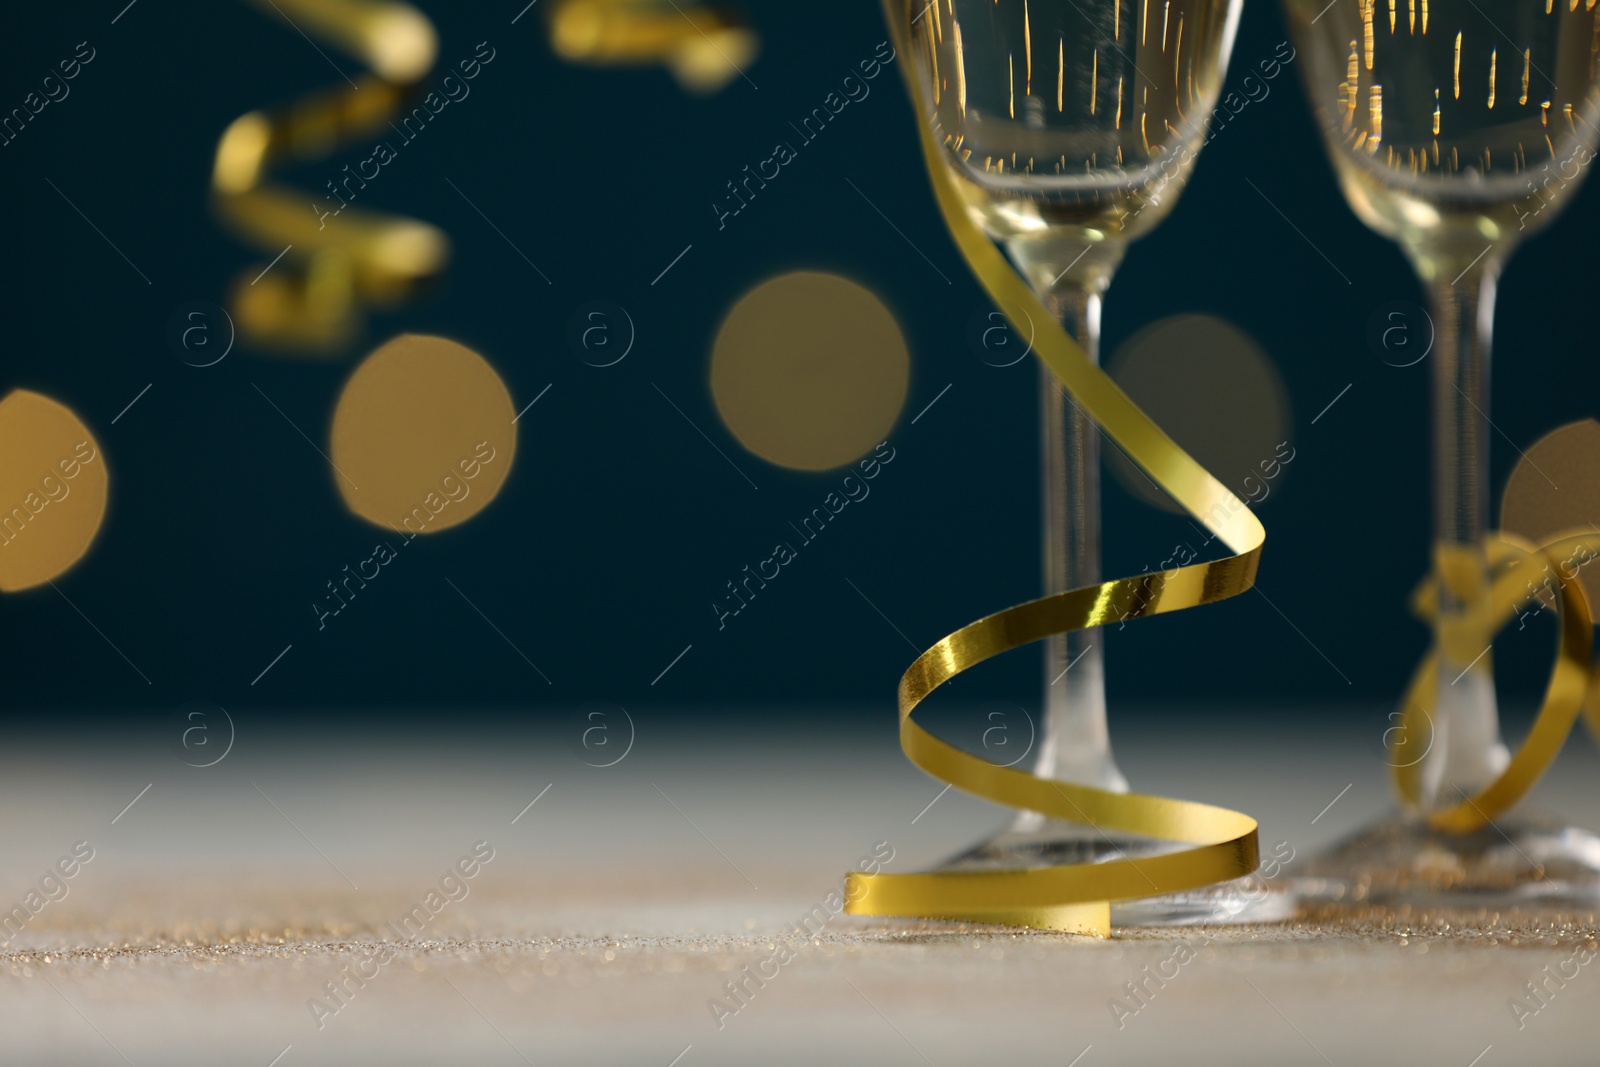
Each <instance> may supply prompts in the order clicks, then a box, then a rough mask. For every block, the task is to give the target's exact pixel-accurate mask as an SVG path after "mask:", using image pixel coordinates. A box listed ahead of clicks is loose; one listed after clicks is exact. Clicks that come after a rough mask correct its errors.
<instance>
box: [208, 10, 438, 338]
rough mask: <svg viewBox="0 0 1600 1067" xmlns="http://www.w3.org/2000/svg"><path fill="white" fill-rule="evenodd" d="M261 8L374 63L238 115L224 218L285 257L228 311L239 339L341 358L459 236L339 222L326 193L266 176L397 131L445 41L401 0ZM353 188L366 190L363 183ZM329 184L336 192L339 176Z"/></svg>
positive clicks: (375, 215) (366, 215)
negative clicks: (372, 315)
mask: <svg viewBox="0 0 1600 1067" xmlns="http://www.w3.org/2000/svg"><path fill="white" fill-rule="evenodd" d="M255 2H256V3H257V4H258V5H259V6H261V7H262V9H263V10H264V11H265V12H266V13H267V14H269V15H271V16H272V17H273V18H282V19H283V20H285V21H287V22H289V23H290V25H291V26H293V27H294V28H295V29H296V30H299V31H301V32H302V33H304V34H305V35H307V39H308V40H311V39H312V38H317V39H320V40H321V41H323V42H324V43H327V44H331V45H333V46H335V47H337V48H339V49H340V50H342V51H344V52H347V53H349V54H350V55H353V56H355V57H356V58H358V59H360V60H361V61H363V62H365V63H366V64H367V65H368V66H369V67H371V68H372V73H370V74H362V75H360V76H359V77H358V78H357V79H356V80H355V81H351V82H350V84H349V86H339V87H337V88H334V89H327V90H319V91H317V92H314V93H311V94H309V95H307V96H305V97H303V98H301V99H300V100H299V101H297V102H295V103H294V104H292V105H290V106H288V107H286V108H281V109H276V110H272V111H252V112H250V113H248V114H246V115H242V116H240V117H239V118H237V119H235V120H234V122H233V123H232V124H231V125H230V126H229V127H228V129H227V130H226V131H225V132H224V133H223V135H222V140H221V142H220V143H219V144H218V145H217V155H216V162H215V165H214V168H213V172H212V186H213V202H214V205H215V208H216V210H217V213H218V215H219V216H220V217H221V218H222V220H223V221H224V222H225V223H226V224H227V225H228V226H229V227H231V228H232V229H233V230H234V231H235V232H236V233H237V234H238V235H239V236H240V238H242V239H243V240H245V241H247V242H249V243H250V244H253V245H255V246H256V247H258V248H260V249H261V250H263V251H264V252H267V253H269V254H270V255H273V256H274V257H275V258H274V259H273V260H272V262H270V263H257V264H255V265H254V266H252V267H251V268H249V269H248V270H246V271H245V272H244V273H243V274H241V275H240V276H239V278H238V280H237V281H236V282H235V283H234V286H233V290H232V293H231V295H230V298H229V308H230V310H231V312H232V314H233V317H234V318H235V320H236V321H237V322H238V328H239V333H240V335H241V336H242V337H243V338H244V339H246V340H247V341H249V342H251V343H254V344H256V345H259V346H262V347H265V348H270V349H277V350H289V351H300V352H307V353H322V354H329V353H334V352H337V351H339V350H340V349H342V348H344V347H345V346H347V345H349V344H350V343H351V342H352V341H354V340H355V338H356V335H357V334H358V332H359V329H360V326H361V309H362V307H363V306H364V305H368V304H371V305H379V306H386V305H392V304H396V303H399V302H400V301H402V300H404V299H406V298H407V297H409V296H411V295H412V294H414V293H415V292H416V291H417V290H418V289H419V288H421V287H422V286H424V285H425V284H426V283H427V282H429V281H431V280H432V279H433V278H435V277H437V276H438V275H439V274H440V273H441V272H442V271H443V270H444V266H445V262H446V261H447V260H448V258H449V241H448V240H447V239H446V237H445V235H444V234H443V233H442V232H441V231H440V230H438V229H437V228H435V227H433V226H430V225H428V224H426V223H423V222H418V221H415V220H412V219H406V218H401V217H398V216H394V215H388V214H382V213H379V212H376V211H371V210H367V209H364V208H361V207H356V206H354V205H351V206H349V207H348V208H341V210H340V211H339V212H337V213H336V214H337V217H336V218H327V217H319V215H318V210H317V205H318V202H319V201H322V200H325V199H326V193H324V191H323V190H320V189H319V190H299V189H290V188H288V187H285V186H281V185H275V184H272V183H270V182H268V181H267V179H266V172H267V170H268V169H269V168H270V167H272V166H274V165H276V164H280V163H284V162H298V163H306V162H311V161H315V160H320V159H325V158H327V157H329V156H331V155H332V154H333V153H334V152H335V151H336V150H337V149H338V148H339V147H340V146H341V145H344V144H346V143H348V142H350V141H352V140H354V139H357V138H360V137H364V136H367V135H369V134H372V133H375V132H377V131H379V130H383V129H385V128H386V127H387V126H389V125H390V120H391V118H393V117H394V116H395V115H396V114H397V113H398V112H399V111H400V109H401V107H402V106H403V105H404V104H405V103H407V102H408V101H410V100H411V99H412V98H413V97H414V96H415V95H417V94H416V92H415V89H416V87H417V85H418V83H420V82H421V80H422V78H423V77H424V76H426V74H427V73H428V71H429V69H430V68H431V67H432V66H433V62H434V57H435V55H436V53H437V51H438V42H437V39H436V37H435V35H434V30H433V24H432V23H430V22H429V21H428V20H427V19H426V18H425V17H424V16H423V15H422V13H421V12H419V11H417V10H416V9H415V8H413V7H411V6H410V5H408V4H404V3H398V2H394V0H255ZM314 46H315V45H314ZM319 51H320V48H319ZM346 80H347V81H350V79H349V78H348V77H347V78H346ZM424 114H427V112H426V111H425V112H424ZM366 162H370V160H368V161H366ZM348 170H349V168H348V167H347V168H346V171H347V172H348ZM345 180H346V186H345V187H346V189H347V190H348V188H349V184H348V183H349V180H350V179H349V177H348V176H347V177H346V179H345ZM355 181H356V182H357V183H358V188H365V182H364V181H362V180H361V179H360V178H359V177H357V178H355ZM328 186H329V188H330V189H334V188H335V186H334V183H333V182H332V181H330V182H329V183H328ZM335 195H337V193H336V194H335ZM341 202H342V201H341ZM330 206H331V202H330ZM279 260H283V261H284V262H281V263H280V262H279Z"/></svg>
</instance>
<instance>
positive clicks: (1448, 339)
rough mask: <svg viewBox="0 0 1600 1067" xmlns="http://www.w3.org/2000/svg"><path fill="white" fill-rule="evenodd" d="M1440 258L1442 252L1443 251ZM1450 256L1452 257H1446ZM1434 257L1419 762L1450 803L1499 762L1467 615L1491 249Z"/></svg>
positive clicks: (1485, 679)
mask: <svg viewBox="0 0 1600 1067" xmlns="http://www.w3.org/2000/svg"><path fill="white" fill-rule="evenodd" d="M1447 262H1448V261H1447ZM1450 266H1452V267H1453V266H1454V264H1451V265H1450ZM1449 269H1450V267H1446V266H1444V265H1443V264H1439V263H1435V264H1433V265H1432V269H1431V270H1425V272H1424V273H1425V275H1428V274H1435V275H1437V276H1435V277H1432V278H1430V279H1429V281H1428V290H1429V294H1428V295H1429V303H1430V311H1431V314H1432V318H1433V327H1434V347H1433V353H1432V356H1433V433H1434V438H1433V483H1434V501H1433V506H1434V510H1433V522H1434V546H1433V557H1434V559H1433V564H1434V573H1435V575H1436V577H1437V578H1438V579H1439V611H1438V615H1437V618H1436V620H1435V624H1434V647H1435V649H1436V651H1437V652H1438V656H1439V681H1438V692H1437V701H1436V708H1435V715H1434V722H1433V726H1434V729H1433V741H1432V748H1431V749H1430V751H1429V755H1428V761H1427V762H1426V763H1424V765H1423V774H1422V785H1423V797H1424V801H1425V803H1427V804H1428V806H1433V805H1438V804H1454V803H1459V802H1460V801H1461V799H1462V793H1463V792H1464V791H1465V792H1471V791H1472V790H1475V789H1477V788H1478V787H1481V786H1482V785H1484V784H1486V783H1487V782H1488V781H1489V780H1491V779H1492V778H1493V777H1494V776H1495V775H1496V774H1498V773H1499V772H1500V770H1501V769H1503V768H1504V766H1505V764H1506V761H1507V759H1508V755H1507V752H1506V749H1505V746H1504V745H1503V744H1501V742H1500V728H1499V717H1498V715H1497V713H1496V709H1495V694H1494V676H1493V672H1492V669H1491V659H1492V657H1491V654H1490V653H1489V651H1488V648H1489V642H1490V640H1491V638H1492V637H1493V634H1490V633H1487V632H1483V629H1484V628H1483V627H1481V626H1478V627H1473V626H1470V625H1468V624H1467V620H1468V618H1469V616H1470V614H1471V613H1472V609H1473V608H1474V607H1476V606H1479V605H1481V603H1482V601H1483V599H1484V598H1485V597H1486V596H1487V592H1488V584H1489V583H1488V569H1487V564H1486V561H1485V558H1484V551H1483V536H1484V533H1485V532H1486V530H1487V529H1488V524H1489V434H1490V433H1491V432H1492V425H1491V423H1490V421H1489V345H1490V338H1491V335H1492V326H1493V317H1494V294H1495V281H1496V276H1497V274H1498V271H1499V264H1498V259H1497V258H1496V257H1493V256H1491V257H1488V262H1485V261H1484V260H1483V259H1481V258H1480V260H1479V261H1477V262H1475V263H1473V264H1472V265H1469V266H1467V267H1466V268H1465V269H1464V270H1462V271H1461V272H1460V273H1459V274H1457V275H1456V276H1455V277H1454V278H1453V279H1451V280H1448V281H1447V280H1445V277H1444V274H1445V272H1447V271H1448V270H1449Z"/></svg>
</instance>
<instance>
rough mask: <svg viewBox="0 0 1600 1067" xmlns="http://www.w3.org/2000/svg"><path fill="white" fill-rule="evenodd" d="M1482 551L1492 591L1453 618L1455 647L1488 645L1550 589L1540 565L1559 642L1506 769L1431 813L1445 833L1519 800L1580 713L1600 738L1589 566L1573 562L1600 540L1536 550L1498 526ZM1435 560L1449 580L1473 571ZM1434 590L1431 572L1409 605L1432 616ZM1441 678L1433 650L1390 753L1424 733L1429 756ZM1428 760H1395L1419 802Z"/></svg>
mask: <svg viewBox="0 0 1600 1067" xmlns="http://www.w3.org/2000/svg"><path fill="white" fill-rule="evenodd" d="M1484 550H1485V555H1486V558H1487V561H1488V565H1489V579H1490V584H1489V589H1488V595H1487V596H1486V597H1482V598H1480V600H1479V603H1478V604H1476V605H1474V606H1473V607H1472V608H1471V609H1470V610H1469V611H1468V612H1466V613H1465V614H1464V615H1463V617H1462V618H1461V619H1459V620H1457V621H1456V622H1455V624H1454V625H1453V631H1454V632H1451V633H1447V634H1446V635H1445V642H1446V644H1447V645H1449V646H1451V647H1452V648H1453V649H1459V648H1470V647H1473V646H1475V645H1476V644H1478V642H1479V641H1480V640H1481V641H1482V642H1483V643H1484V644H1487V642H1488V635H1492V634H1494V633H1496V632H1497V631H1498V630H1499V629H1500V628H1501V627H1502V626H1503V625H1505V623H1506V622H1507V621H1508V620H1509V619H1510V618H1511V616H1512V615H1513V614H1515V613H1516V612H1517V610H1518V609H1519V608H1521V607H1522V606H1523V605H1524V604H1527V603H1529V602H1531V601H1532V600H1533V599H1534V597H1536V596H1537V595H1538V593H1539V590H1540V589H1542V588H1549V585H1550V584H1551V583H1550V582H1549V580H1548V579H1547V581H1546V583H1541V584H1539V585H1535V584H1534V582H1533V581H1531V580H1529V571H1530V570H1531V569H1532V567H1533V566H1534V565H1536V564H1538V563H1540V562H1543V563H1545V564H1546V565H1547V567H1546V571H1545V572H1543V573H1547V574H1548V575H1549V579H1554V583H1553V584H1554V592H1555V594H1556V614H1557V620H1558V625H1559V627H1560V641H1559V645H1558V647H1557V650H1556V660H1555V665H1554V667H1553V668H1552V669H1551V672H1550V682H1549V685H1548V686H1547V688H1546V689H1545V697H1544V701H1543V702H1542V704H1541V706H1540V708H1539V713H1538V715H1537V716H1536V717H1535V718H1534V721H1533V726H1532V728H1531V729H1529V731H1528V736H1527V737H1526V739H1524V741H1523V742H1522V745H1521V746H1520V747H1519V748H1518V749H1517V752H1516V755H1514V756H1513V757H1512V758H1511V762H1510V763H1508V764H1507V765H1506V768H1505V770H1503V771H1502V772H1501V773H1500V774H1499V776H1498V777H1496V778H1495V779H1494V780H1493V781H1491V782H1490V783H1489V784H1488V785H1486V786H1484V787H1483V788H1482V789H1480V790H1479V791H1478V792H1477V793H1476V794H1474V795H1472V796H1467V795H1465V794H1463V795H1462V797H1461V799H1460V801H1459V802H1456V803H1452V804H1449V805H1447V806H1443V807H1439V808H1436V809H1435V810H1431V811H1429V812H1427V815H1426V819H1427V822H1428V825H1429V826H1431V827H1432V828H1433V829H1435V830H1441V831H1445V832H1448V833H1467V832H1469V831H1472V830H1476V829H1479V828H1480V827H1483V826H1486V825H1488V824H1489V823H1490V821H1492V820H1493V819H1494V818H1495V817H1496V816H1498V815H1500V814H1501V813H1502V812H1504V811H1506V810H1508V809H1509V808H1510V807H1511V806H1512V805H1513V804H1515V803H1516V802H1517V801H1518V800H1520V799H1522V797H1523V796H1524V795H1525V794H1526V793H1527V792H1528V790H1530V789H1532V788H1533V785H1534V783H1536V782H1537V781H1538V780H1539V779H1540V778H1541V777H1542V776H1543V775H1544V772H1545V771H1546V770H1547V769H1549V767H1550V764H1551V763H1552V762H1554V761H1555V758H1556V755H1557V753H1559V752H1560V751H1561V747H1562V745H1563V744H1565V743H1566V739H1567V735H1568V734H1569V733H1571V731H1572V727H1573V725H1574V723H1576V722H1577V719H1578V716H1579V714H1580V712H1581V713H1582V714H1583V716H1584V722H1585V724H1586V725H1587V726H1588V728H1589V731H1590V733H1591V734H1592V735H1593V736H1594V737H1596V738H1597V739H1600V666H1596V667H1594V668H1591V666H1590V659H1589V657H1590V653H1591V646H1592V645H1593V642H1594V624H1593V622H1592V621H1591V616H1590V614H1589V600H1588V597H1587V595H1586V594H1585V593H1584V589H1583V583H1582V582H1580V581H1578V578H1577V572H1578V567H1581V566H1582V565H1583V564H1582V563H1579V564H1577V566H1572V567H1571V569H1570V570H1569V569H1568V565H1569V564H1571V563H1572V562H1573V561H1574V560H1576V559H1577V558H1578V556H1579V554H1583V555H1584V556H1585V559H1584V561H1583V562H1584V563H1587V562H1590V561H1592V560H1594V559H1595V558H1596V554H1597V550H1600V537H1597V536H1596V535H1595V534H1594V533H1592V532H1586V533H1582V534H1575V535H1570V536H1566V537H1558V538H1556V539H1555V540H1553V541H1551V542H1549V543H1548V544H1546V545H1544V546H1542V547H1540V548H1534V547H1533V546H1531V545H1530V544H1528V543H1527V542H1526V541H1524V540H1522V539H1521V538H1518V537H1515V536H1514V535H1511V534H1507V533H1500V534H1497V535H1494V536H1491V537H1490V538H1488V539H1487V540H1486V541H1485V543H1484ZM1563 557H1565V559H1563ZM1439 562H1440V565H1441V567H1442V568H1443V572H1444V574H1445V578H1446V580H1447V581H1450V582H1451V583H1452V586H1453V587H1455V588H1469V587H1470V585H1469V583H1470V581H1471V578H1472V576H1471V575H1469V574H1465V573H1463V574H1460V575H1454V574H1452V573H1451V570H1452V568H1456V567H1459V569H1462V570H1465V569H1466V568H1468V567H1472V566H1474V564H1473V563H1471V562H1470V561H1468V560H1466V559H1464V558H1462V557H1460V556H1454V555H1451V554H1441V556H1440V560H1439ZM1551 568H1553V570H1552V569H1551ZM1438 588H1439V587H1438V582H1437V580H1435V579H1431V578H1430V579H1429V580H1427V581H1425V582H1424V583H1423V584H1422V585H1421V586H1420V587H1419V588H1418V589H1417V592H1416V594H1415V596H1414V598H1413V601H1412V606H1413V610H1414V611H1415V612H1416V614H1417V615H1418V616H1420V617H1421V618H1422V619H1423V620H1425V621H1431V620H1432V619H1433V618H1434V617H1435V616H1436V614H1437V612H1438ZM1486 651H1487V649H1486ZM1466 655H1467V656H1471V655H1473V653H1471V652H1468V653H1466ZM1458 661H1459V660H1458ZM1438 685H1439V657H1438V653H1437V650H1435V651H1431V652H1429V653H1428V655H1426V656H1425V657H1424V658H1423V659H1422V661H1421V663H1420V664H1419V665H1418V667H1417V670H1416V673H1415V674H1413V675H1412V678H1411V685H1410V686H1409V687H1408V689H1407V691H1406V695H1405V701H1404V703H1403V705H1402V708H1403V711H1402V718H1401V722H1400V726H1399V727H1398V728H1396V729H1395V730H1394V731H1391V732H1392V733H1393V734H1395V735H1396V736H1395V737H1394V739H1393V740H1392V741H1390V743H1389V751H1390V753H1391V754H1392V755H1394V756H1399V755H1401V754H1402V752H1401V750H1402V749H1403V748H1406V747H1408V746H1410V745H1411V744H1413V739H1415V741H1416V743H1421V741H1422V740H1423V739H1427V744H1426V745H1425V746H1424V752H1423V754H1424V756H1426V754H1427V751H1428V750H1429V749H1430V748H1431V747H1432V738H1433V730H1432V725H1433V712H1434V709H1435V706H1436V694H1437V692H1438ZM1422 763H1423V761H1422V758H1420V757H1419V758H1417V759H1412V760H1408V761H1406V762H1399V761H1395V760H1391V766H1392V767H1393V768H1394V776H1393V777H1394V785H1395V790H1396V792H1398V793H1399V794H1400V797H1401V799H1402V800H1404V801H1405V802H1406V803H1407V804H1409V805H1410V806H1412V807H1413V808H1422V807H1423V805H1424V800H1423V796H1422Z"/></svg>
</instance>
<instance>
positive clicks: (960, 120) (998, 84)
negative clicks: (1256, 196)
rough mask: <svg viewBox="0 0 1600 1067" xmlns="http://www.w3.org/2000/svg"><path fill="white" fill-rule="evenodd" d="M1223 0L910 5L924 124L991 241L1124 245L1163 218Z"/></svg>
mask: <svg viewBox="0 0 1600 1067" xmlns="http://www.w3.org/2000/svg"><path fill="white" fill-rule="evenodd" d="M1237 11H1238V6H1237V5H1236V4H1229V3H1227V2H1225V0H931V2H930V3H928V4H927V6H926V7H924V6H923V0H912V17H913V18H914V19H915V21H914V22H913V24H912V29H913V39H914V46H915V47H914V49H913V58H914V60H915V62H916V65H917V70H918V76H919V77H920V78H921V79H922V96H923V99H924V101H926V102H928V103H931V105H932V112H933V113H932V115H930V116H929V120H930V122H931V123H932V125H933V129H934V131H935V134H936V136H937V137H938V139H939V140H940V142H942V144H943V145H944V148H945V151H946V152H948V153H949V154H950V156H951V161H952V163H953V164H954V166H953V168H952V169H953V170H954V172H955V173H956V175H957V177H958V179H959V182H960V184H961V186H962V188H963V192H964V193H965V195H966V198H967V201H968V204H969V206H970V208H971V210H972V211H973V212H974V215H975V216H976V218H977V219H978V221H979V222H980V223H981V224H982V225H983V226H984V228H985V229H987V230H988V231H989V232H990V233H991V234H993V235H994V236H996V237H999V238H1005V237H1012V236H1020V235H1026V234H1029V233H1034V232H1039V231H1042V230H1044V229H1046V228H1049V227H1059V226H1082V227H1089V228H1098V229H1101V230H1104V231H1106V232H1107V233H1108V234H1114V235H1119V236H1130V237H1131V236H1134V235H1135V234H1137V233H1140V232H1143V231H1144V230H1146V229H1148V228H1149V226H1151V225H1153V224H1154V223H1155V222H1156V221H1157V220H1158V219H1159V218H1160V217H1161V216H1162V215H1163V214H1164V213H1165V211H1166V210H1168V209H1170V207H1171V203H1172V200H1173V199H1174V198H1175V195H1176V192H1177V190H1178V188H1179V187H1181V185H1182V183H1183V180H1184V179H1185V178H1186V177H1187V175H1188V173H1189V170H1190V168H1191V167H1192V166H1193V163H1194V154H1195V152H1196V150H1197V149H1198V147H1199V145H1200V142H1201V141H1202V140H1203V139H1204V137H1205V130H1206V123H1207V119H1208V118H1209V117H1210V115H1211V111H1212V108H1214V107H1215V106H1216V102H1217V94H1218V92H1219V90H1220V86H1221V82H1222V75H1223V71H1224V70H1225V69H1226V66H1227V61H1228V52H1229V50H1230V48H1231V45H1232V42H1233V32H1234V26H1235V23H1236V21H1237Z"/></svg>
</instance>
